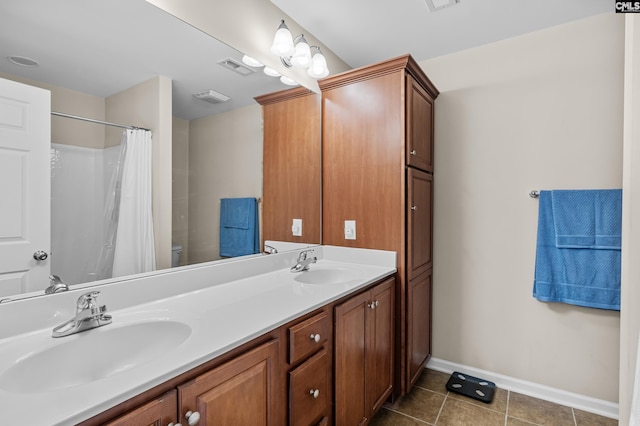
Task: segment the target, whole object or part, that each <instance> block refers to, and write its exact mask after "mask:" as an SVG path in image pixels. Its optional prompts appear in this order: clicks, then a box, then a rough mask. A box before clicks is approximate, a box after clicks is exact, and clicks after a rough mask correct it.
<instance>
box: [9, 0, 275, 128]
mask: <svg viewBox="0 0 640 426" xmlns="http://www.w3.org/2000/svg"><path fill="white" fill-rule="evenodd" d="M265 1H268V0H265ZM13 55H16V56H24V57H27V58H31V59H34V60H36V61H37V62H38V63H39V66H38V67H35V68H28V67H24V66H19V65H15V64H13V63H11V62H10V61H9V60H8V59H7V57H8V56H13ZM227 58H232V59H235V60H237V61H240V60H241V59H242V54H241V53H239V52H238V51H236V50H235V49H233V48H231V47H229V46H227V45H225V44H223V43H221V42H219V41H218V40H216V39H214V38H212V37H210V36H209V35H207V34H205V33H203V32H201V31H199V30H197V29H195V28H193V27H191V26H189V25H187V24H186V23H184V22H182V21H180V20H178V19H176V18H175V17H173V16H172V15H169V14H168V13H166V12H164V11H162V10H160V9H158V8H157V7H155V6H153V5H151V4H150V3H147V2H146V1H144V0H107V1H105V0H55V1H52V0H1V1H0V72H3V73H8V74H12V75H18V76H21V77H24V78H28V79H31V80H36V81H42V82H45V83H49V84H53V85H56V86H62V87H66V88H69V89H73V90H76V91H80V92H83V93H88V94H92V95H96V96H100V97H107V96H110V95H112V94H115V93H118V92H120V91H122V90H125V89H127V88H129V87H132V86H134V85H136V84H138V83H141V82H143V81H146V80H148V79H150V78H152V77H155V76H157V75H163V76H166V77H169V78H171V79H172V80H173V110H174V115H175V116H177V117H180V118H183V119H194V118H198V117H202V116H206V115H211V114H216V113H220V112H224V111H228V110H232V109H235V108H239V107H242V106H246V105H250V104H255V101H254V100H253V97H254V96H257V95H261V94H265V93H270V92H275V91H278V90H283V89H285V88H287V86H285V85H283V84H282V83H280V81H279V80H278V79H276V78H272V77H268V76H266V75H265V74H264V73H263V72H261V71H260V70H259V69H258V72H252V73H250V75H248V76H242V75H240V74H237V73H236V72H234V71H231V70H229V69H227V68H223V67H222V66H220V65H218V61H221V60H224V59H227ZM208 89H213V90H215V91H217V92H220V93H222V94H224V95H227V96H230V97H231V100H229V101H227V102H224V103H219V104H210V103H208V102H204V101H201V100H198V99H196V98H194V97H193V94H194V93H200V92H203V91H205V90H208ZM123 124H131V125H136V123H123Z"/></svg>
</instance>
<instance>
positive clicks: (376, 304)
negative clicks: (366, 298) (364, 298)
mask: <svg viewBox="0 0 640 426" xmlns="http://www.w3.org/2000/svg"><path fill="white" fill-rule="evenodd" d="M378 306H380V301H379V300H374V301H373V302H371V303H369V304H368V305H367V307H368V308H369V309H375V308H377V307H378Z"/></svg>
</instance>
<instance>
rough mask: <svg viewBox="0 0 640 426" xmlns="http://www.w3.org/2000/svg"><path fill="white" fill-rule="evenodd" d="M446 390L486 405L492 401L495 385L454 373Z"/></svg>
mask: <svg viewBox="0 0 640 426" xmlns="http://www.w3.org/2000/svg"><path fill="white" fill-rule="evenodd" d="M447 390H448V391H450V392H455V393H459V394H461V395H465V396H468V397H469V398H473V399H477V400H479V401H482V402H486V403H487V404H488V403H490V402H491V401H492V400H493V395H494V393H495V391H496V384H495V383H493V382H490V381H488V380H484V379H479V378H477V377H473V376H469V375H467V374H463V373H459V372H457V371H454V372H453V373H452V374H451V377H449V381H448V382H447Z"/></svg>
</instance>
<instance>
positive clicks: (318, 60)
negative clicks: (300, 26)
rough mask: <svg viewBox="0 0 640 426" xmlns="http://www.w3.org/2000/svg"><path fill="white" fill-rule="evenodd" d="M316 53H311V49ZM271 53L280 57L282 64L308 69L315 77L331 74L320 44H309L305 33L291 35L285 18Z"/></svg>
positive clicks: (277, 32) (288, 66) (276, 35)
mask: <svg viewBox="0 0 640 426" xmlns="http://www.w3.org/2000/svg"><path fill="white" fill-rule="evenodd" d="M312 49H315V54H314V55H313V56H312V55H311V50H312ZM271 53H273V54H274V55H277V56H279V57H280V61H281V62H282V64H283V65H284V66H285V67H287V68H291V67H299V68H305V69H307V74H308V75H309V76H310V77H313V78H323V77H326V76H328V75H329V68H328V67H327V59H326V58H325V57H324V55H323V54H322V51H321V50H320V47H319V46H309V43H307V40H306V39H305V38H304V35H303V34H300V35H299V36H296V37H295V38H294V37H293V36H292V35H291V31H289V28H288V27H287V24H285V22H284V19H283V20H282V21H281V22H280V26H279V27H278V30H277V31H276V34H275V36H274V38H273V44H272V45H271Z"/></svg>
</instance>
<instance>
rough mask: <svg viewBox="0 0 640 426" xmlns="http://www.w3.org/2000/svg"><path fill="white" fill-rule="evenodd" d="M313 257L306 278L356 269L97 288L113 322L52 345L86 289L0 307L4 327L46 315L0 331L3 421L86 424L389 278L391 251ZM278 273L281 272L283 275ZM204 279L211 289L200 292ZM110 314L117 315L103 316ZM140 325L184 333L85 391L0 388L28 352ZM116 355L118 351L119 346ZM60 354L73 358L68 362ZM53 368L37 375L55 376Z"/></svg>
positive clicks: (241, 272)
mask: <svg viewBox="0 0 640 426" xmlns="http://www.w3.org/2000/svg"><path fill="white" fill-rule="evenodd" d="M314 255H316V256H317V257H318V259H319V260H318V262H317V263H316V264H312V265H311V269H312V270H313V269H314V267H315V268H316V269H321V268H325V267H331V268H337V269H339V268H344V269H348V270H350V271H356V274H357V277H356V278H354V279H352V280H350V281H348V282H345V283H340V284H304V283H300V282H297V281H296V280H295V278H296V277H298V276H299V275H297V274H295V273H291V272H290V271H289V266H291V265H293V263H295V262H293V263H292V261H291V260H292V259H295V258H296V256H297V252H292V253H281V254H276V255H269V256H260V257H256V258H248V259H240V260H238V261H236V262H225V263H222V264H219V265H217V264H211V265H209V266H205V267H198V268H182V270H181V271H176V272H171V273H169V274H161V275H157V276H150V277H146V278H144V279H142V281H136V282H135V283H133V282H119V283H117V284H113V285H110V286H109V285H107V286H101V287H99V288H98V289H99V290H100V291H101V296H100V297H101V298H102V297H103V296H104V298H103V299H101V300H100V304H103V303H104V304H106V305H107V308H109V313H110V314H111V315H112V316H113V323H112V324H110V325H107V326H104V327H100V328H97V329H94V330H89V331H86V332H83V333H79V334H76V335H72V336H67V337H63V338H57V339H54V338H52V337H51V330H52V324H53V325H58V324H60V323H61V322H64V321H65V320H67V319H69V318H71V316H73V307H74V304H75V299H76V298H77V296H78V295H80V294H82V293H83V292H84V291H90V290H93V289H94V288H88V289H84V290H83V291H76V292H72V291H70V292H68V293H69V295H66V296H67V297H64V298H59V300H55V299H53V297H51V298H48V297H47V296H45V297H39V298H36V299H33V300H24V301H18V302H10V303H8V304H6V306H4V305H3V306H0V323H1V322H3V321H7V320H8V319H7V318H8V317H6V316H5V317H3V314H5V315H11V316H12V318H11V319H10V321H12V322H14V324H16V323H17V322H19V320H16V319H15V318H13V316H15V315H16V312H17V311H19V312H21V313H24V315H27V316H30V315H28V314H29V313H31V312H33V310H34V309H35V310H37V311H38V312H39V311H41V310H45V311H47V310H48V311H47V312H45V313H44V314H43V315H40V316H38V315H36V317H38V318H42V320H41V321H39V322H33V323H29V321H27V322H28V323H29V324H30V327H29V328H30V329H26V330H24V329H21V330H20V334H14V335H11V334H10V333H8V332H7V331H6V330H4V336H3V334H2V333H1V332H2V331H3V330H0V413H2V421H3V423H6V424H20V423H27V424H31V425H56V424H61V425H62V424H65V425H66V424H73V423H77V422H80V421H82V420H86V419H88V418H90V417H92V416H94V415H96V414H98V413H100V412H102V411H104V410H106V409H108V408H110V407H112V406H114V405H117V404H118V403H120V402H123V401H126V400H127V399H129V398H131V397H133V396H135V395H137V394H139V393H141V392H144V391H145V390H147V389H150V388H152V387H154V386H156V385H158V384H161V383H163V382H165V381H167V380H168V379H171V378H173V377H176V376H178V375H179V374H181V373H184V372H186V371H188V370H190V369H192V368H194V367H196V366H198V365H200V364H202V363H204V362H206V361H209V360H211V359H213V358H215V357H217V356H219V355H221V354H223V353H225V352H227V351H229V350H231V349H233V348H235V347H238V346H240V345H242V344H243V343H246V342H248V341H250V340H252V339H253V338H255V337H258V336H261V335H262V334H264V333H266V332H268V331H270V330H273V329H275V328H277V327H279V326H281V325H283V324H285V323H287V322H289V321H291V320H293V319H295V318H297V317H299V316H301V315H304V314H305V313H308V312H311V311H313V310H314V309H317V308H319V307H321V306H324V305H326V304H327V303H330V302H332V301H334V300H337V299H339V298H341V297H343V296H345V295H348V294H350V293H352V292H354V291H356V290H358V289H360V288H362V287H364V286H366V285H368V284H371V283H373V282H375V281H377V280H379V279H381V278H383V277H385V276H388V275H390V274H392V273H394V272H395V270H396V269H395V253H393V252H382V251H375V250H361V249H345V248H338V247H327V246H321V247H317V248H316V249H315V253H314ZM283 265H286V266H285V267H284V268H283ZM194 271H195V272H194ZM300 274H305V272H302V273H300ZM166 275H170V277H169V278H167V277H166ZM225 278H226V279H225ZM163 279H164V280H165V281H163ZM196 281H205V282H196ZM207 281H208V282H210V283H211V284H209V285H207V284H206V282H207ZM154 286H155V287H154ZM165 286H172V287H173V288H175V287H178V290H175V289H172V290H170V291H169V290H167V289H165V288H164V287H165ZM127 287H128V288H127ZM181 287H182V288H183V289H188V291H185V292H180V291H179V289H180V288H181ZM150 289H151V290H150ZM141 293H143V294H141ZM144 293H147V296H148V297H147V298H148V299H150V298H153V296H154V295H155V294H163V295H167V296H166V297H163V298H160V299H156V300H150V301H147V302H144V301H142V302H141V300H143V299H144ZM149 293H151V294H149ZM171 293H172V294H171ZM122 299H125V300H129V301H130V303H129V304H127V302H125V301H123V300H122ZM43 300H44V301H43ZM72 300H73V302H71V301H72ZM131 301H134V302H135V304H131V303H133V302H131ZM54 302H64V303H65V304H68V303H70V304H71V306H69V307H68V309H64V310H62V311H61V310H60V309H56V308H54V309H53V310H52V309H51V306H52V304H53V303H54ZM18 303H19V304H20V305H17V304H18ZM12 304H14V305H13V307H12V308H10V309H9V307H11V306H12ZM112 306H113V307H115V308H116V309H115V310H113V309H111V307H112ZM65 308H66V307H65ZM5 311H6V312H5ZM149 321H177V322H180V323H183V324H187V325H188V326H189V327H190V328H191V333H190V335H189V336H188V337H187V338H186V340H184V341H183V342H182V343H179V344H178V346H176V347H168V348H166V351H164V353H162V351H158V352H159V353H158V355H157V357H156V358H154V359H151V360H145V362H144V363H143V364H142V365H140V366H137V367H134V368H130V369H127V370H126V371H122V372H114V373H113V374H112V375H109V376H107V377H104V378H101V379H99V380H96V381H93V382H89V383H87V384H80V385H73V384H69V385H65V386H66V387H63V388H61V389H55V390H53V391H35V392H34V391H33V390H28V391H25V390H21V389H18V390H16V389H11V390H7V389H6V387H7V386H4V387H3V383H2V377H3V376H2V375H3V374H4V373H5V371H7V370H8V369H9V368H11V367H12V366H14V365H15V364H16V363H18V362H20V360H23V359H26V358H27V357H29V356H32V355H33V354H34V353H37V352H40V351H43V350H47V349H49V348H53V347H54V346H57V345H64V344H65V343H66V342H72V341H73V340H74V339H82V338H83V337H86V336H87V335H88V333H93V334H94V335H95V336H98V333H105V332H108V331H109V329H110V328H112V329H115V328H117V327H121V326H122V325H124V324H132V323H144V322H149ZM5 324H6V323H5ZM23 327H25V326H23ZM3 337H4V338H3ZM92 337H93V336H92ZM123 350H124V351H126V347H125V348H123ZM64 355H65V356H66V357H68V359H70V360H73V357H74V355H75V354H74V353H68V354H67V353H65V354H64ZM53 361H54V360H52V362H51V365H49V366H46V368H50V369H52V370H53V369H55V368H56V363H55V362H53ZM44 371H45V372H46V371H47V370H46V369H45V370H44Z"/></svg>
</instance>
